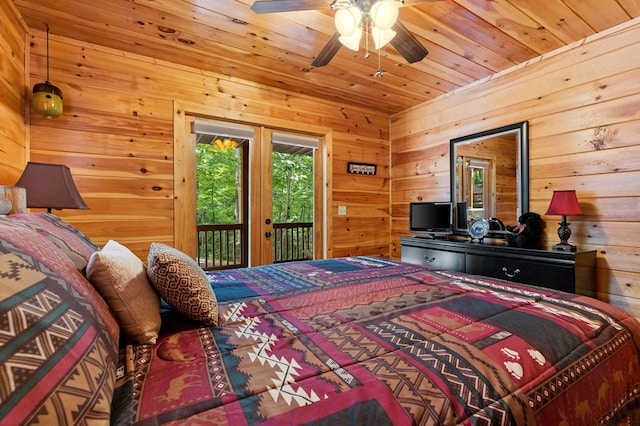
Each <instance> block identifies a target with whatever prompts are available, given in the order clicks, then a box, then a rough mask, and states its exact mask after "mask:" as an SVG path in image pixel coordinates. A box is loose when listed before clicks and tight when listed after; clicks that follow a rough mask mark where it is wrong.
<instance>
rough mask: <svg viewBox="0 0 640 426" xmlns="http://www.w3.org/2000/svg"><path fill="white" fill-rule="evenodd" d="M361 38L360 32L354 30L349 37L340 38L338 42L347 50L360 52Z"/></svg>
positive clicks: (358, 29) (357, 29)
mask: <svg viewBox="0 0 640 426" xmlns="http://www.w3.org/2000/svg"><path fill="white" fill-rule="evenodd" d="M361 38H362V30H361V29H360V28H356V30H355V31H354V32H353V34H351V35H350V36H340V37H339V38H338V40H340V43H342V45H343V46H344V47H346V48H348V49H351V50H354V51H356V52H357V51H358V50H360V39H361Z"/></svg>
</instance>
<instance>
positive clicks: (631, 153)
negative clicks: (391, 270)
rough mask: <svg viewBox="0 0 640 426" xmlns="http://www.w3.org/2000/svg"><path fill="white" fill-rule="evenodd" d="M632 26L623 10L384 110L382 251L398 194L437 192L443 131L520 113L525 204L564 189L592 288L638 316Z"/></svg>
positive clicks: (396, 220)
mask: <svg viewBox="0 0 640 426" xmlns="http://www.w3.org/2000/svg"><path fill="white" fill-rule="evenodd" d="M639 33H640V19H635V20H633V21H631V22H629V23H626V24H623V25H621V26H619V27H616V28H614V29H611V30H608V31H605V32H603V33H600V34H598V35H596V36H594V37H591V38H588V39H587V40H585V41H584V42H582V43H576V44H574V45H571V46H568V47H567V48H566V49H562V50H560V51H557V52H554V54H550V55H546V56H545V57H543V58H538V59H536V60H532V61H530V62H528V63H526V64H524V65H522V66H520V67H516V68H515V69H512V70H510V71H508V72H504V73H501V74H498V75H495V76H492V77H491V78H489V79H486V80H484V81H481V82H478V83H477V84H473V85H471V86H468V87H466V88H463V89H462V90H458V91H456V92H454V93H451V94H449V95H448V96H443V97H441V98H438V99H436V100H434V101H433V102H429V103H426V104H424V105H420V106H417V107H415V108H413V109H411V110H408V111H405V112H403V113H400V114H397V115H396V116H394V117H392V121H391V130H390V132H391V158H392V159H391V164H392V167H391V176H392V179H391V212H392V257H393V258H399V257H400V244H399V238H400V236H401V235H407V234H408V233H407V228H408V219H407V216H408V215H407V204H408V203H409V202H410V201H416V200H418V199H419V198H422V199H424V200H430V199H448V198H449V140H450V139H452V138H455V137H459V136H463V135H467V134H472V133H476V132H479V131H483V130H488V129H491V128H496V127H500V126H504V125H508V124H511V123H515V122H519V121H523V120H528V121H529V144H530V145H529V146H530V147H529V154H530V164H529V166H530V167H529V170H530V210H531V211H534V212H538V213H540V214H543V215H544V213H545V211H546V209H547V207H548V205H549V201H550V200H551V195H552V192H553V190H555V189H575V190H576V191H577V195H578V200H579V202H580V205H581V207H582V210H583V213H584V215H583V216H576V217H570V218H569V221H570V222H571V229H572V231H573V234H572V236H571V239H570V242H572V243H574V244H577V245H578V246H579V248H580V249H583V250H584V249H595V250H597V253H598V254H597V272H596V274H597V292H598V297H599V298H600V299H601V300H604V301H607V302H610V303H612V304H614V305H617V306H619V307H622V308H624V309H626V310H628V311H630V312H632V313H633V314H634V315H635V316H637V317H640V238H639V236H640V60H639V58H640V42H639V41H638V34H639ZM559 220H560V218H559V217H549V218H546V222H547V227H546V230H545V240H546V244H547V245H551V244H554V243H556V242H557V241H558V237H557V234H556V231H557V222H559Z"/></svg>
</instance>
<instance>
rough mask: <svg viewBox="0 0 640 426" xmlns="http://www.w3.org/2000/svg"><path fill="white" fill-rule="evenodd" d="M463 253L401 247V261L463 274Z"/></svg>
mask: <svg viewBox="0 0 640 426" xmlns="http://www.w3.org/2000/svg"><path fill="white" fill-rule="evenodd" d="M464 257H465V254H464V253H456V252H451V251H442V250H437V249H428V248H422V247H411V246H403V247H402V261H403V262H409V263H415V264H418V265H425V266H430V267H432V268H435V269H447V270H449V271H458V272H464Z"/></svg>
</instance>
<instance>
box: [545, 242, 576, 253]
mask: <svg viewBox="0 0 640 426" xmlns="http://www.w3.org/2000/svg"><path fill="white" fill-rule="evenodd" d="M551 250H553V251H566V252H574V251H576V250H577V247H576V246H574V245H572V244H568V243H558V244H554V245H553V246H551Z"/></svg>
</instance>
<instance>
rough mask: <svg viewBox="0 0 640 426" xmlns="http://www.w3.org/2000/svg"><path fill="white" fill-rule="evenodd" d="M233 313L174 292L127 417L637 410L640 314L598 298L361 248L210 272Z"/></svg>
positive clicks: (362, 421) (451, 421) (286, 418)
mask: <svg viewBox="0 0 640 426" xmlns="http://www.w3.org/2000/svg"><path fill="white" fill-rule="evenodd" d="M207 276H208V279H209V280H210V282H211V286H212V288H213V289H214V292H215V295H216V298H217V303H218V316H219V324H218V325H217V326H206V325H203V324H200V323H197V322H194V321H191V320H187V319H186V318H185V317H184V316H183V315H181V314H179V313H177V312H176V311H175V310H173V309H171V308H170V306H168V305H167V304H166V303H163V309H162V328H161V330H160V335H159V338H158V341H157V343H156V344H154V345H149V344H147V345H121V346H122V348H121V351H120V364H121V368H120V371H119V378H118V381H117V385H116V390H115V394H114V398H113V403H112V414H111V416H112V423H113V424H138V425H157V424H180V425H183V424H220V425H225V424H231V425H233V426H239V425H285V424H313V425H340V424H345V425H386V424H389V425H390V424H394V425H412V424H415V425H458V424H460V425H463V424H464V425H536V424H537V425H591V424H593V425H598V424H618V423H623V422H633V421H636V420H637V415H636V409H637V403H638V396H639V392H640V365H639V364H638V361H639V360H638V343H639V338H640V325H639V324H638V322H637V321H636V320H635V319H633V318H632V317H630V316H629V315H628V314H626V313H625V312H623V311H622V310H619V309H617V308H615V307H613V306H611V305H608V304H606V303H604V302H601V301H598V300H595V299H591V298H588V297H585V296H581V295H576V294H568V293H561V292H556V291H553V290H549V289H543V288H537V287H534V286H527V285H521V284H514V283H508V282H505V281H501V280H497V279H489V278H484V277H480V276H471V275H465V274H461V273H452V272H448V271H437V270H432V269H428V268H426V267H423V266H418V265H413V264H408V263H401V262H395V261H392V260H389V259H384V258H375V257H347V258H338V259H329V260H316V261H305V262H295V263H285V264H276V265H269V266H261V267H255V268H246V269H239V270H230V271H219V272H208V273H207Z"/></svg>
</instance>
